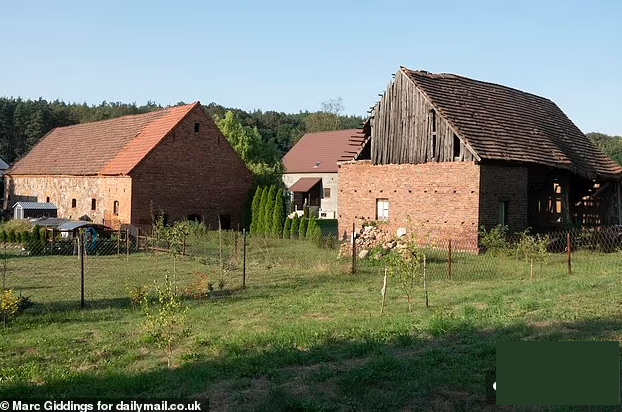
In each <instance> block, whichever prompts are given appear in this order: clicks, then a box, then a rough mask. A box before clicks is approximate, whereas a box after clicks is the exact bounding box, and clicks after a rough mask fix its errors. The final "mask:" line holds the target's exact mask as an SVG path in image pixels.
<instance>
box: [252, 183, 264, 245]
mask: <svg viewBox="0 0 622 412" xmlns="http://www.w3.org/2000/svg"><path fill="white" fill-rule="evenodd" d="M267 202H268V188H267V187H264V188H263V190H262V191H261V198H260V201H259V212H258V213H257V223H256V225H255V226H256V227H255V232H256V233H254V234H257V235H263V234H264V233H265V232H264V231H265V215H266V203H267ZM251 233H252V232H251Z"/></svg>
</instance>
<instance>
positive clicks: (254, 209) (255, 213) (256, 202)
mask: <svg viewBox="0 0 622 412" xmlns="http://www.w3.org/2000/svg"><path fill="white" fill-rule="evenodd" d="M262 193H263V187H257V190H256V191H255V196H253V203H252V206H251V233H255V232H256V231H257V222H259V206H260V204H261V195H262Z"/></svg>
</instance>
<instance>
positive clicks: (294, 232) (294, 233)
mask: <svg viewBox="0 0 622 412" xmlns="http://www.w3.org/2000/svg"><path fill="white" fill-rule="evenodd" d="M299 229H300V219H299V218H298V215H297V214H296V215H294V218H293V219H292V227H291V230H290V232H289V238H290V239H298V231H299Z"/></svg>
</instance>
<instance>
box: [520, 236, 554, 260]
mask: <svg viewBox="0 0 622 412" xmlns="http://www.w3.org/2000/svg"><path fill="white" fill-rule="evenodd" d="M549 240H550V239H549V236H548V235H546V236H541V235H530V234H529V228H527V229H526V230H525V231H524V232H522V233H521V234H520V240H519V242H518V244H517V245H516V252H517V253H518V254H519V255H522V256H523V257H524V258H525V261H533V260H535V261H537V262H540V263H547V262H548V259H549V253H548V250H547V247H548V245H549Z"/></svg>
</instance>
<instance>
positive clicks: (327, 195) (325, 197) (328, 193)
mask: <svg viewBox="0 0 622 412" xmlns="http://www.w3.org/2000/svg"><path fill="white" fill-rule="evenodd" d="M324 199H330V188H329V187H325V188H324Z"/></svg>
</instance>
